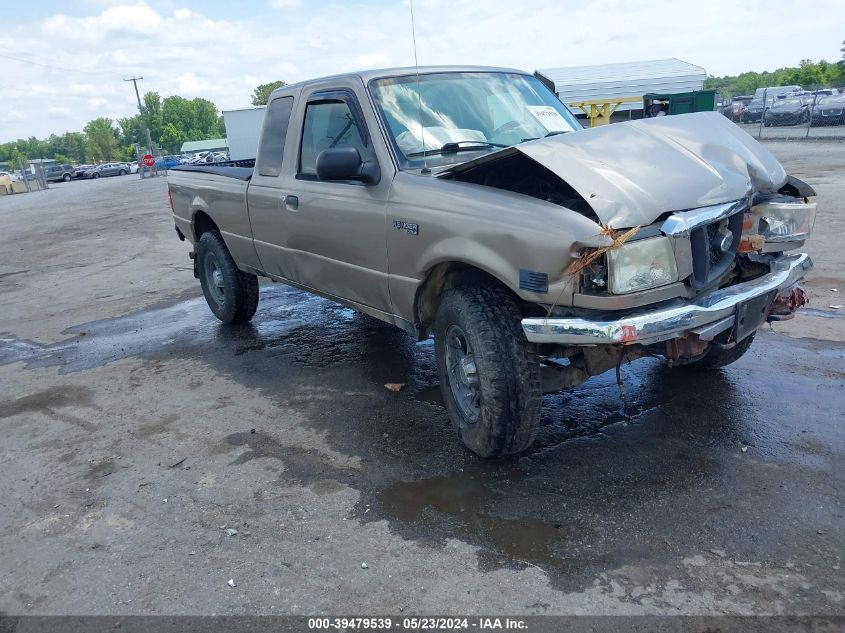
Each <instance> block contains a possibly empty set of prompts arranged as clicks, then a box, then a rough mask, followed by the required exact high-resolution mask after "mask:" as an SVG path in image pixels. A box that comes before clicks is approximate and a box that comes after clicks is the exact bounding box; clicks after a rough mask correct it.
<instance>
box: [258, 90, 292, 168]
mask: <svg viewBox="0 0 845 633" xmlns="http://www.w3.org/2000/svg"><path fill="white" fill-rule="evenodd" d="M291 109H293V97H281V98H279V99H273V101H271V102H270V105H268V106H267V114H266V115H265V121H264V132H263V134H262V136H261V144H260V145H259V149H258V173H259V174H261V175H262V176H278V175H279V174H280V173H282V156H284V153H285V137H286V136H287V134H288V123H289V122H290V112H291Z"/></svg>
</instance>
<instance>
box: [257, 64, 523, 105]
mask: <svg viewBox="0 0 845 633" xmlns="http://www.w3.org/2000/svg"><path fill="white" fill-rule="evenodd" d="M461 72H463V73H470V72H488V73H489V72H506V73H519V74H521V75H530V74H531V73H528V72H525V71H524V70H518V69H515V68H498V67H495V66H419V67H416V66H404V67H399V68H377V69H372V70H358V71H353V72H348V73H340V74H337V75H327V76H326V77H314V78H313V79H306V80H304V81H298V82H296V83H294V84H289V85H287V86H282V87H281V88H277V89H276V90H274V91H273V94H272V95H270V96H271V98H272V97H273V96H275V95H276V93H282V92H285V91H287V90H290V89H291V88H300V87H302V86H306V85H308V84H312V83H315V82H318V81H319V82H322V81H325V80H327V79H349V78H352V77H358V78H359V79H360V80H361V81H362V82H363V83H365V84H366V83H368V82H369V81H370V80H372V79H381V78H383V77H404V76H407V75H416V74H417V73H419V74H421V75H426V74H431V73H461Z"/></svg>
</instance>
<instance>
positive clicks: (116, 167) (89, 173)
mask: <svg viewBox="0 0 845 633" xmlns="http://www.w3.org/2000/svg"><path fill="white" fill-rule="evenodd" d="M128 173H129V167H128V166H127V165H126V163H103V164H102V165H95V166H94V167H91V168H90V169H86V170H85V173H84V174H83V175H82V177H83V178H99V177H101V176H125V175H126V174H128Z"/></svg>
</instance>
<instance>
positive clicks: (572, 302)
mask: <svg viewBox="0 0 845 633" xmlns="http://www.w3.org/2000/svg"><path fill="white" fill-rule="evenodd" d="M168 184H169V195H170V198H171V205H172V208H173V217H174V220H175V222H176V231H177V233H178V234H179V236H180V238H182V239H188V240H189V241H190V242H191V243H192V244H193V245H194V247H195V253H192V256H193V257H194V270H195V275H196V276H197V277H198V278H199V280H200V283H201V284H202V288H203V292H204V294H205V297H206V299H207V301H208V304H209V306H210V308H211V310H212V311H213V312H214V313H215V314H216V315H217V316H218V318H220V319H221V320H222V321H223V322H224V323H237V322H242V321H246V320H249V319H250V318H251V317H252V316H253V314H254V313H255V310H256V307H257V304H258V276H264V277H268V278H270V279H273V280H276V281H280V282H284V283H287V284H291V285H293V286H296V287H298V288H303V289H305V290H308V291H310V292H313V293H315V294H318V295H321V296H324V297H327V298H329V299H331V300H333V301H338V302H341V303H343V304H346V305H348V306H351V307H353V308H355V309H357V310H360V311H362V312H365V313H367V314H370V315H372V316H375V317H377V318H379V319H382V320H384V321H387V322H389V323H392V324H395V325H397V326H399V327H401V328H404V329H405V330H406V331H407V332H409V333H410V334H411V335H413V336H415V337H418V338H419V339H423V338H425V337H427V336H428V335H429V334H432V333H433V334H434V338H435V355H436V361H437V365H438V371H439V377H440V384H441V389H442V391H443V397H444V402H445V404H446V408H447V410H448V413H449V416H450V418H451V420H452V422H453V423H454V425H455V427H456V429H457V431H458V434H459V436H460V438H461V439H462V440H463V442H464V443H465V444H466V445H467V446H468V447H469V448H470V449H471V450H473V451H475V452H476V453H478V454H479V455H483V456H492V455H499V454H504V453H513V452H518V451H521V450H523V449H525V448H527V447H528V446H529V445H530V444H531V443H532V441H533V440H534V438H535V436H536V432H537V429H538V425H539V420H540V405H541V395H542V393H544V392H549V391H556V390H560V389H563V388H566V387H571V386H574V385H577V384H579V383H581V382H583V381H585V380H587V378H589V377H590V376H593V375H597V374H599V373H602V372H604V371H607V370H608V369H611V368H613V367H616V366H618V365H619V364H620V363H621V362H623V361H627V360H631V359H634V358H637V357H639V356H646V355H655V354H657V355H661V356H663V357H665V358H666V359H667V361H668V362H669V364H670V365H673V366H691V365H696V366H708V367H720V366H723V365H726V364H728V363H731V362H733V361H735V360H736V359H738V358H739V357H740V356H741V355H742V354H743V353H744V352H745V351H746V350H747V349H748V347H749V346H750V345H751V342H752V340H753V339H754V333H755V331H756V330H757V328H758V327H760V326H761V325H762V324H763V323H765V322H766V321H772V320H781V319H788V318H790V317H791V316H792V315H793V313H794V311H795V310H796V309H797V308H798V307H799V306H801V305H802V304H803V303H804V294H803V292H802V290H801V287H800V286H799V282H800V281H801V279H802V278H803V277H804V275H805V273H806V272H807V271H808V270H810V268H811V267H812V264H811V261H810V258H809V257H808V256H807V255H806V254H802V253H797V252H795V250H796V249H798V248H799V247H801V246H802V245H803V243H804V240H806V239H807V237H808V236H809V235H810V232H811V230H812V227H813V222H814V219H815V212H816V204H815V202H813V201H812V198H813V196H814V195H815V192H814V191H813V190H812V188H811V187H810V186H808V185H807V184H806V183H804V182H801V181H800V180H798V179H797V178H794V177H792V176H789V175H787V174H786V173H785V172H784V169H783V167H781V165H780V164H779V163H778V161H777V160H776V159H775V158H774V157H773V156H772V155H771V154H770V153H769V152H768V151H767V150H766V149H765V148H764V147H763V146H762V145H760V144H759V143H757V142H756V141H755V140H753V139H752V138H751V137H750V136H748V135H747V134H746V133H745V132H743V131H741V130H740V129H739V128H738V127H737V126H736V125H734V124H733V123H731V122H730V121H728V120H726V119H725V118H724V117H723V116H721V115H719V114H717V113H715V112H713V113H709V112H708V113H699V114H688V115H679V116H669V117H660V118H655V119H649V120H643V121H633V122H627V123H619V124H613V125H605V126H600V127H597V128H593V129H581V126H580V124H579V123H578V122H577V120H576V119H575V118H574V117H573V116H572V114H571V113H570V112H569V111H568V110H567V108H566V107H565V106H564V105H563V104H562V103H561V102H560V101H559V100H558V99H557V98H556V97H555V95H554V94H553V93H552V92H550V91H549V90H548V89H547V88H546V87H545V86H544V85H543V84H542V83H541V82H540V81H539V80H537V79H536V78H535V77H533V76H532V75H530V74H526V73H523V72H519V71H515V70H502V69H490V68H455V67H437V68H420V69H418V70H417V69H413V68H412V69H403V70H391V71H367V72H361V73H353V74H347V75H340V76H335V77H329V78H325V79H318V80H314V81H308V82H304V83H300V84H296V85H291V86H285V87H283V88H281V89H279V90H276V91H275V92H273V94H272V95H271V97H270V100H269V102H268V106H267V111H266V115H265V120H264V124H263V128H262V131H261V139H260V145H259V148H258V156H257V159H256V160H255V161H254V164H253V162H251V161H249V162H245V163H239V164H224V165H204V166H183V167H177V168H176V169H174V170H173V171H172V172H171V174H170V176H169V179H168Z"/></svg>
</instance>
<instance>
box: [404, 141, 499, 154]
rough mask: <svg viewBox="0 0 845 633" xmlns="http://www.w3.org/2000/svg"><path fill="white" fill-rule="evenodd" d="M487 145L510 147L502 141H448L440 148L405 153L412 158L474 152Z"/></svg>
mask: <svg viewBox="0 0 845 633" xmlns="http://www.w3.org/2000/svg"><path fill="white" fill-rule="evenodd" d="M461 143H472V145H461ZM486 147H510V145H504V144H502V143H491V142H489V141H452V142H451V143H446V144H445V145H444V146H443V147H441V148H440V149H427V150H425V151H422V152H411V153H410V154H405V156H406V157H407V158H411V157H413V156H430V155H433V154H451V153H454V152H474V151H476V150H479V149H484V148H486Z"/></svg>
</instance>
